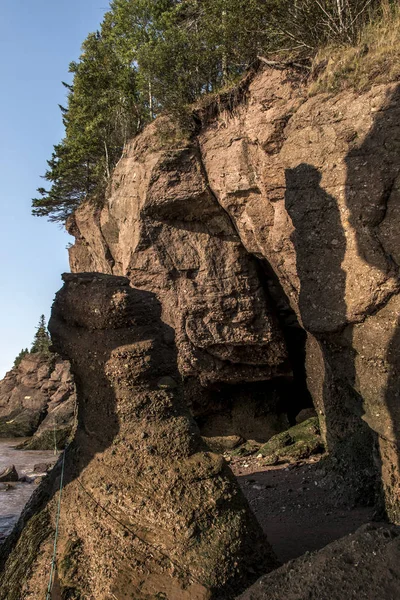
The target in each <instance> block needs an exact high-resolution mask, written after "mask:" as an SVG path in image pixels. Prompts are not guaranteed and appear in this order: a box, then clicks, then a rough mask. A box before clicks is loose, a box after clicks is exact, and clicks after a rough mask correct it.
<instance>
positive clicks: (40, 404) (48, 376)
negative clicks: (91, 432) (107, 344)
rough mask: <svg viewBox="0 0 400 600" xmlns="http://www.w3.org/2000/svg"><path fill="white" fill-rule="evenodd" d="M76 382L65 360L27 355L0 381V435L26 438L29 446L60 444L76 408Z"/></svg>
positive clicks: (46, 447) (64, 439) (41, 447)
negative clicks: (28, 438)
mask: <svg viewBox="0 0 400 600" xmlns="http://www.w3.org/2000/svg"><path fill="white" fill-rule="evenodd" d="M75 402H76V396H75V385H74V381H73V377H72V374H71V371H70V367H69V363H68V361H65V360H62V359H61V358H60V357H57V356H54V355H52V356H50V357H49V356H47V355H45V354H41V353H34V354H28V355H27V356H25V358H23V359H22V361H21V363H20V364H19V365H18V367H15V368H13V369H12V370H11V371H9V372H8V373H7V374H6V376H5V377H4V379H3V380H2V381H0V437H10V438H12V437H29V436H33V438H32V439H31V440H29V442H28V443H27V444H26V447H28V448H31V449H42V450H46V449H51V448H54V444H57V446H58V447H63V445H64V444H65V442H66V440H67V439H68V437H69V435H70V433H71V430H72V427H73V423H74V411H75Z"/></svg>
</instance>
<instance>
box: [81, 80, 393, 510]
mask: <svg viewBox="0 0 400 600" xmlns="http://www.w3.org/2000/svg"><path fill="white" fill-rule="evenodd" d="M399 123H400V102H399V90H398V86H397V85H395V84H393V85H386V86H374V87H372V88H371V90H369V91H368V92H365V93H364V94H356V93H353V92H352V91H345V92H342V93H340V94H338V95H337V96H335V97H333V96H330V95H323V94H320V95H318V96H315V97H311V98H309V97H308V96H307V90H306V88H305V87H304V85H303V84H302V83H301V82H300V81H299V80H298V78H297V77H296V76H295V74H293V73H290V72H285V71H278V70H270V69H267V70H266V71H263V72H260V73H259V74H258V75H256V76H255V77H254V78H253V79H252V81H251V82H250V84H249V89H248V94H247V99H246V101H245V102H243V103H242V105H241V106H237V107H236V108H235V110H234V111H233V112H232V111H231V112H230V113H228V112H225V113H224V112H222V113H221V114H220V116H219V117H218V118H216V119H214V120H212V121H211V122H210V123H206V122H205V123H204V126H203V127H202V129H201V131H200V133H199V135H198V136H197V137H196V138H195V139H194V140H192V142H190V143H187V142H186V141H185V142H180V143H177V142H176V141H175V142H174V143H172V142H171V144H170V145H169V146H168V145H167V147H164V148H162V147H161V145H160V142H159V141H157V140H159V137H157V127H159V126H160V122H155V123H153V124H152V125H151V126H150V127H149V128H148V129H146V131H145V132H144V133H143V134H142V135H141V136H139V137H137V138H136V139H135V140H134V141H133V142H132V144H131V145H130V146H129V147H128V148H127V151H126V153H125V155H124V157H123V158H122V160H121V161H120V163H119V165H118V166H117V168H116V170H115V174H114V178H113V184H112V188H111V191H110V195H109V197H108V198H107V201H106V203H105V206H104V208H103V209H102V210H95V209H94V208H93V207H90V206H89V205H84V206H82V207H81V208H80V209H79V210H78V211H77V212H76V214H75V217H74V219H73V220H72V221H71V223H70V228H71V232H72V233H73V234H74V235H75V237H76V240H77V241H76V244H75V246H74V247H73V248H72V249H71V254H70V257H71V266H72V269H73V270H82V269H86V268H90V269H93V270H98V271H102V272H106V273H111V272H112V273H116V274H123V275H126V276H128V277H129V278H130V280H131V281H132V282H133V284H134V285H135V286H137V287H140V288H141V289H146V290H149V291H152V292H154V293H155V294H156V295H157V296H158V298H159V299H160V301H161V304H162V307H163V315H164V318H165V320H166V322H168V323H169V324H170V325H171V326H172V327H173V328H174V329H175V330H176V334H177V337H176V340H177V346H178V350H179V360H178V362H179V368H180V371H181V373H182V374H183V375H184V376H189V377H193V378H194V379H196V380H200V381H201V383H202V384H203V385H209V384H210V383H212V384H216V383H217V384H219V383H221V382H225V383H237V382H239V381H240V382H243V381H248V382H254V381H257V380H271V379H272V380H274V378H275V377H276V376H281V375H287V374H288V365H287V349H285V344H284V343H283V341H282V334H281V331H280V328H279V326H278V325H277V321H276V317H275V316H274V315H275V312H276V310H275V309H277V310H278V312H279V313H280V315H281V317H282V315H285V314H286V315H287V314H291V316H290V318H293V311H294V313H295V314H296V316H297V320H298V322H299V323H300V324H301V326H302V327H303V328H304V330H305V331H306V332H307V334H308V342H307V353H306V354H307V356H306V364H307V373H308V384H309V389H310V391H311V393H312V395H313V400H314V404H315V406H316V407H317V409H318V411H319V416H320V420H321V428H322V430H323V432H324V434H325V439H326V444H327V446H328V448H329V450H330V451H331V452H336V451H338V452H339V454H340V453H341V452H342V450H341V449H340V448H339V447H340V446H343V444H344V446H343V448H345V450H344V451H343V452H342V455H343V456H344V455H347V457H348V458H349V461H348V462H347V463H346V464H345V466H344V471H345V472H348V474H349V475H350V478H351V479H353V481H358V482H359V486H358V488H359V489H358V491H357V490H356V491H355V497H358V496H359V491H360V490H361V491H362V490H363V489H364V485H366V482H367V481H368V480H370V479H371V477H372V478H373V472H375V473H377V472H379V474H381V475H382V478H383V487H384V490H385V495H386V505H387V508H388V512H389V514H390V518H391V519H392V520H394V521H396V522H400V502H399V487H400V482H399V477H398V473H399V460H398V458H396V457H398V456H399V443H400V413H399V410H400V409H399V406H400V402H399V400H400V397H399V389H400V388H399V384H398V382H399V364H400V360H399V353H400V351H399V348H400V345H399V339H400V338H399V335H398V329H399V327H398V319H399V295H398V292H399V260H400V246H399V236H398V231H399V225H400V222H399V218H400V212H399V208H398V206H399V189H400V188H399V181H400V179H399V177H400V158H399V156H400V155H399V147H400V126H399ZM254 257H256V258H254ZM256 259H257V260H258V263H257V260H256ZM259 266H265V269H266V271H265V272H266V273H268V272H269V273H272V274H273V278H274V282H275V283H274V284H273V285H272V286H271V279H270V278H269V277H268V276H265V274H263V272H262V271H260V269H259ZM273 288H274V289H273ZM274 305H275V307H274ZM290 310H291V311H292V313H290ZM288 311H289V312H288ZM285 319H286V317H285ZM281 324H282V318H281ZM293 396H295V394H293ZM231 433H237V432H231ZM366 447H368V448H369V451H368V452H369V455H368V456H365V448H366ZM361 456H362V457H363V458H362V460H361ZM389 456H390V457H391V458H390V459H389V458H388V457H389ZM364 459H365V460H364ZM361 465H362V466H361ZM371 473H372V475H371ZM353 475H354V476H353ZM357 485H358V484H357ZM356 487H357V486H356Z"/></svg>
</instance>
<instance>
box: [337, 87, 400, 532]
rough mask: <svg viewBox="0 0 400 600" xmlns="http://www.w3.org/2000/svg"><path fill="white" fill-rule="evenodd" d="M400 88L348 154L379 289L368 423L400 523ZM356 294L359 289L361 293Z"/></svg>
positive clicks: (365, 256)
mask: <svg viewBox="0 0 400 600" xmlns="http://www.w3.org/2000/svg"><path fill="white" fill-rule="evenodd" d="M399 123H400V86H399V85H397V86H392V87H391V89H390V90H389V92H388V94H387V98H386V101H385V102H384V104H383V106H382V107H380V110H378V111H376V116H375V119H374V123H373V126H372V128H371V130H370V132H369V133H368V135H367V136H366V137H365V139H364V140H362V142H361V143H360V144H357V145H355V147H354V148H353V149H352V150H351V151H350V152H349V154H348V156H347V158H346V165H347V180H346V203H347V207H348V209H349V221H350V223H351V224H352V226H353V227H354V230H355V232H356V236H355V243H356V245H357V250H358V254H359V256H360V257H361V258H362V260H363V263H364V265H365V269H364V272H361V273H360V277H359V278H358V285H359V287H360V289H365V288H369V289H374V292H375V297H374V302H373V303H371V306H370V307H368V311H367V314H368V317H369V318H368V319H367V320H366V323H365V325H364V324H363V323H362V324H360V325H356V326H355V327H354V328H353V347H354V349H355V351H356V353H357V354H356V357H357V360H356V367H355V371H356V373H357V379H360V382H359V386H360V388H361V390H360V391H361V393H362V395H363V398H364V403H365V413H366V414H365V417H364V418H365V420H366V422H367V423H368V424H369V426H370V427H371V428H372V429H373V430H374V431H376V432H377V434H378V445H379V454H380V466H381V475H382V485H383V491H384V495H385V505H386V511H387V514H388V517H389V518H390V520H391V521H393V522H395V523H397V524H399V523H400V392H399V390H400V324H399V315H400V298H399V289H400V277H399V269H400V238H399V228H400V152H399V149H400V125H399ZM356 293H357V290H356Z"/></svg>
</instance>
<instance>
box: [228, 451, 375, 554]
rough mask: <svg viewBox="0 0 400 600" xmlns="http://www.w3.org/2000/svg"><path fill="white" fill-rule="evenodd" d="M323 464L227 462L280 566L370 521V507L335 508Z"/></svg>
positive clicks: (310, 461)
mask: <svg viewBox="0 0 400 600" xmlns="http://www.w3.org/2000/svg"><path fill="white" fill-rule="evenodd" d="M321 458H322V457H321V456H317V457H312V458H309V459H307V460H304V461H301V462H298V463H295V464H288V463H285V464H280V465H274V466H265V465H263V464H262V463H263V461H262V459H260V458H256V457H255V456H250V457H246V458H236V457H235V458H232V459H230V466H231V468H232V470H233V472H234V474H235V475H236V477H237V478H238V481H239V484H240V486H241V488H242V490H243V492H244V494H245V496H246V498H247V500H248V501H249V502H250V505H251V508H252V510H253V512H254V513H255V515H256V516H257V519H258V520H259V522H260V524H261V526H262V527H263V529H264V531H265V533H266V534H267V536H268V539H269V542H270V543H271V545H272V547H273V549H274V550H275V552H276V554H277V556H278V558H279V560H280V561H281V562H283V563H284V562H286V561H288V560H291V559H293V558H297V557H298V556H301V555H302V554H304V553H305V552H307V551H309V552H311V551H313V550H319V549H320V548H323V547H324V546H326V545H327V544H329V543H330V542H332V541H334V540H336V539H338V538H341V537H343V536H345V535H347V534H349V533H353V532H354V531H355V530H356V529H357V528H358V527H360V526H361V525H362V524H363V523H367V522H369V521H371V520H372V519H373V517H374V510H373V508H371V507H352V508H349V507H347V506H345V505H344V504H340V503H339V504H338V501H337V498H335V499H334V494H332V492H331V490H330V489H329V487H328V486H327V483H326V479H325V473H324V470H323V469H322V468H321V466H320V460H321ZM228 460H229V457H228Z"/></svg>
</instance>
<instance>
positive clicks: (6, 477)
mask: <svg viewBox="0 0 400 600" xmlns="http://www.w3.org/2000/svg"><path fill="white" fill-rule="evenodd" d="M14 481H18V473H17V469H16V468H15V466H14V465H12V466H11V467H7V468H6V469H4V471H2V472H1V473H0V483H10V482H14Z"/></svg>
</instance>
